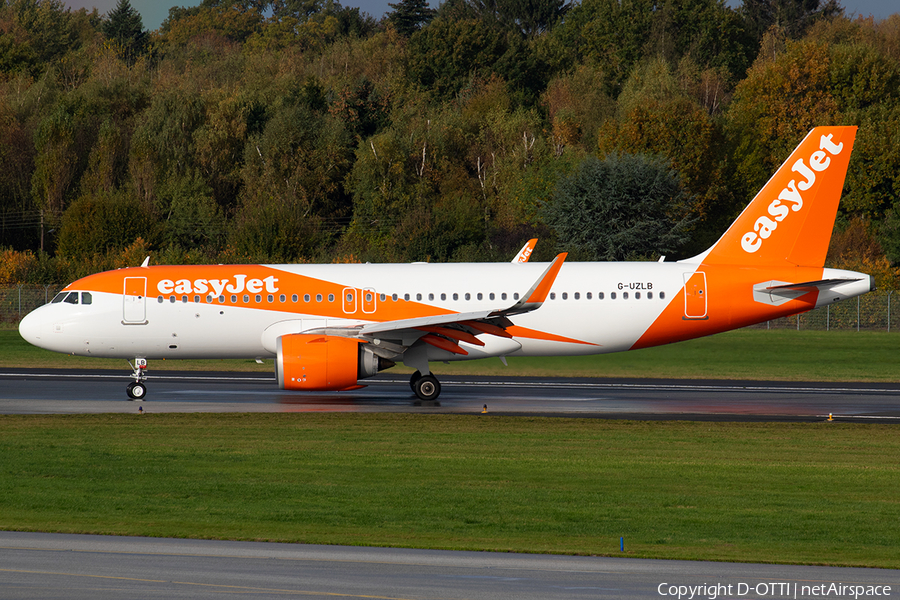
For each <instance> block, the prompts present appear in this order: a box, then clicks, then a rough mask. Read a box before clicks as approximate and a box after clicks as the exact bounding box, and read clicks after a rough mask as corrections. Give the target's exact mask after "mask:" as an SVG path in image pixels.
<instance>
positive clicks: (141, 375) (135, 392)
mask: <svg viewBox="0 0 900 600" xmlns="http://www.w3.org/2000/svg"><path fill="white" fill-rule="evenodd" d="M128 364H129V365H131V363H128ZM131 367H132V368H133V369H134V373H133V374H132V377H134V381H132V382H131V383H129V384H128V387H127V388H125V391H126V392H127V393H128V397H129V398H131V399H132V400H135V401H138V402H140V401H141V400H143V399H144V396H146V395H147V384H145V383H144V380H145V379H147V359H146V358H135V359H134V364H133V365H131Z"/></svg>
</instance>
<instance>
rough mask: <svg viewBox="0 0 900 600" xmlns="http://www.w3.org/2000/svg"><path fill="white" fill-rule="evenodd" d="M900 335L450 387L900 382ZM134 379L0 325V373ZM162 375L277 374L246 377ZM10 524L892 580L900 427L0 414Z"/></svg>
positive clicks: (2, 478) (446, 368)
mask: <svg viewBox="0 0 900 600" xmlns="http://www.w3.org/2000/svg"><path fill="white" fill-rule="evenodd" d="M898 344H900V337H898V336H896V335H895V334H886V333H867V332H863V333H856V332H809V331H806V332H796V331H765V330H742V331H736V332H731V333H727V334H723V335H719V336H714V337H710V338H704V339H700V340H693V341H689V342H684V343H681V344H676V345H672V346H665V347H661V348H653V349H648V350H641V351H637V352H628V353H623V354H614V355H606V356H596V357H580V358H559V359H548V358H542V359H510V361H509V363H510V366H509V367H508V368H505V367H503V366H502V364H501V363H500V361H499V360H489V361H475V362H473V363H455V364H451V365H443V364H438V365H435V370H436V372H438V373H439V374H442V373H447V374H451V373H461V374H476V373H484V374H509V375H521V374H525V375H536V376H593V377H604V376H606V377H622V376H624V377H648V378H649V377H682V378H740V379H770V380H823V381H842V380H844V381H900V366H898V362H900V361H898V360H897V357H898V356H900V354H898V352H897V347H898ZM34 366H42V367H64V368H78V367H85V368H91V367H94V368H115V369H122V370H123V371H124V370H125V369H127V366H126V365H125V363H124V361H122V360H114V361H104V360H97V359H89V358H79V357H68V356H61V355H58V354H54V353H50V352H46V351H43V350H39V349H36V348H33V347H31V346H29V345H28V344H26V343H25V342H24V341H22V340H21V339H20V338H19V336H18V334H17V332H15V331H14V330H0V367H34ZM151 368H152V369H154V370H156V369H161V368H175V369H185V368H188V369H213V370H265V371H270V370H271V369H272V365H271V361H267V364H266V365H265V366H259V365H256V364H255V363H254V362H253V361H189V362H181V361H168V362H163V361H154V362H152V363H151ZM0 453H2V454H0V455H2V456H3V460H2V461H0V528H2V529H18V530H35V531H61V532H83V533H100V534H120V535H148V536H171V537H195V538H223V539H243V540H277V541H293V542H308V543H326V544H351V545H385V546H408V547H427V548H446V549H470V550H499V551H521V552H552V553H577V554H606V555H618V554H619V538H620V537H624V538H625V545H626V553H625V555H626V556H630V557H654V558H680V559H701V560H730V561H753V562H783V563H806V564H832V565H848V566H851V565H852V566H876V567H889V568H900V554H898V553H897V540H898V539H900V496H898V494H897V490H898V489H900V467H898V461H897V457H898V456H900V436H898V435H897V429H896V427H894V426H890V425H852V424H838V423H816V424H776V423H769V424H766V423H763V424H758V423H754V424H747V423H685V422H621V421H602V420H593V419H571V420H570V419H539V418H508V417H507V418H499V417H494V416H492V415H487V416H482V415H478V416H446V415H430V416H423V415H359V414H339V415H335V414H327V415H326V414H308V413H306V414H284V415H272V414H252V415H235V414H195V415H173V414H167V415H162V414H160V415H156V414H147V415H142V416H138V415H80V416H0Z"/></svg>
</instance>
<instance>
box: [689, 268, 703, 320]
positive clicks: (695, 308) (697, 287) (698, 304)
mask: <svg viewBox="0 0 900 600" xmlns="http://www.w3.org/2000/svg"><path fill="white" fill-rule="evenodd" d="M707 296H708V294H707V293H706V273H704V272H703V271H697V272H696V273H685V274H684V318H685V319H708V318H709V316H708V315H707V314H706V311H707V306H708V304H707V303H708V299H707Z"/></svg>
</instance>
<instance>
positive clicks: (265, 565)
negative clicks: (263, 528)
mask: <svg viewBox="0 0 900 600" xmlns="http://www.w3.org/2000/svg"><path fill="white" fill-rule="evenodd" d="M679 586H683V587H682V588H681V589H679ZM689 586H694V591H695V592H699V591H700V590H699V589H698V588H697V586H705V588H704V589H703V593H695V594H694V595H693V598H695V599H697V600H700V599H701V598H702V599H706V600H710V599H711V598H723V599H724V598H753V599H757V598H770V599H775V600H777V599H784V600H788V599H794V600H797V599H804V600H806V599H810V600H816V599H822V600H827V599H829V598H831V599H834V598H854V594H853V592H852V591H851V592H850V593H848V592H847V591H846V590H847V588H843V590H844V593H841V594H836V593H835V592H834V590H837V591H841V590H842V588H840V587H832V586H853V590H854V591H857V590H859V589H862V590H863V593H861V594H857V596H856V598H857V599H873V600H874V599H876V598H877V600H885V599H886V598H897V597H898V596H900V571H895V570H884V569H855V568H836V567H813V566H793V565H759V564H741V563H713V562H692V561H668V560H643V559H629V558H615V557H614V558H604V557H581V556H551V555H530V554H503V553H492V552H446V551H440V550H409V549H392V548H357V547H339V546H306V545H301V544H273V543H260V542H227V541H213V540H184V539H158V538H132V537H107V536H94V535H63V534H50V533H20V532H0V594H2V597H3V598H16V599H23V600H25V599H28V600H30V599H37V598H66V599H67V600H82V599H83V600H107V599H109V600H113V599H114V600H120V599H122V598H167V599H180V598H185V599H205V598H222V597H234V596H237V597H240V598H252V599H268V598H273V599H274V598H335V599H342V598H346V599H356V598H366V599H372V598H378V599H383V600H448V599H454V600H463V599H471V600H476V599H482V598H483V599H490V600H504V599H511V600H512V599H515V600H586V599H597V598H603V599H610V600H617V599H622V600H625V599H627V600H636V599H640V600H646V599H648V598H659V599H661V600H669V599H672V600H674V599H677V598H678V594H679V593H683V595H682V596H681V598H682V600H690V599H689V590H690V587H689ZM711 586H712V587H711ZM804 586H805V587H804ZM884 586H890V589H886V588H885V587H884ZM829 588H831V590H832V591H831V593H830V594H829V593H827V592H828V591H829ZM866 590H868V591H869V592H870V593H869V594H866V593H865V591H866ZM879 592H880V594H879V595H876V593H879Z"/></svg>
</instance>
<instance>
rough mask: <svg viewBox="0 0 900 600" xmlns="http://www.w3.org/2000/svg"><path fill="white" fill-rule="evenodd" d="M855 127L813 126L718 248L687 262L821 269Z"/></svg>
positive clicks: (713, 248)
mask: <svg viewBox="0 0 900 600" xmlns="http://www.w3.org/2000/svg"><path fill="white" fill-rule="evenodd" d="M855 137H856V127H816V128H815V129H813V130H812V131H811V132H809V135H807V136H806V138H805V139H804V140H803V141H802V142H800V145H799V146H797V148H796V149H795V150H794V151H793V152H792V153H791V155H790V157H788V159H787V160H786V161H785V162H784V164H783V165H781V168H779V169H778V171H777V172H776V173H775V175H773V176H772V178H771V179H770V180H769V182H768V183H766V185H765V186H764V187H763V188H762V190H760V192H759V193H758V194H757V195H756V197H755V198H754V199H753V201H752V202H751V203H750V204H749V205H748V206H747V208H746V209H744V212H742V213H741V215H740V216H739V217H738V218H737V220H736V221H735V222H734V223H732V225H731V227H729V228H728V231H726V232H725V235H723V236H722V237H721V239H719V241H718V242H716V244H715V245H714V246H713V247H712V248H710V249H709V250H707V251H706V253H704V254H702V255H700V256H699V257H697V258H696V259H690V260H688V261H686V262H698V259H702V262H703V263H704V264H728V265H750V266H804V267H821V266H823V265H824V264H825V254H826V252H827V251H828V243H829V241H830V240H831V232H832V229H834V219H835V216H836V215H837V208H838V202H840V199H841V190H842V189H843V187H844V178H845V176H846V175H847V165H848V163H849V161H850V152H851V150H852V149H853V140H854V138H855Z"/></svg>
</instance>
